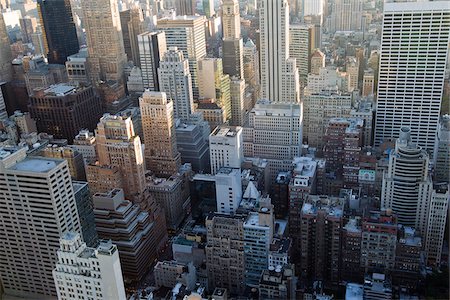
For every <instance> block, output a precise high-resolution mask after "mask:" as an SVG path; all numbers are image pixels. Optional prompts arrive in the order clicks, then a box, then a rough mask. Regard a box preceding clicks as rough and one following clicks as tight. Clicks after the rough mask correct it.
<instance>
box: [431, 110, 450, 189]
mask: <svg viewBox="0 0 450 300" xmlns="http://www.w3.org/2000/svg"><path fill="white" fill-rule="evenodd" d="M434 147H435V148H434V157H433V163H434V181H435V182H447V183H450V174H449V170H448V169H449V167H448V166H449V165H450V115H444V116H441V122H440V124H439V128H438V131H437V134H436V142H435V146H434Z"/></svg>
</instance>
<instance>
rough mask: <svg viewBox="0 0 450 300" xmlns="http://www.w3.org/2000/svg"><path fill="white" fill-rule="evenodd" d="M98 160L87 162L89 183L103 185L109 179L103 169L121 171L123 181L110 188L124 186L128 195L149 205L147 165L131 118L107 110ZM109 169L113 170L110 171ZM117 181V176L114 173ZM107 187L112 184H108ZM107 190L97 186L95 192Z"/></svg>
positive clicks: (100, 129) (100, 128)
mask: <svg viewBox="0 0 450 300" xmlns="http://www.w3.org/2000/svg"><path fill="white" fill-rule="evenodd" d="M95 137H96V144H97V156H98V161H97V162H96V163H95V164H91V165H88V166H87V170H86V173H87V174H86V175H87V179H88V182H89V185H91V184H92V185H93V186H96V185H97V183H99V184H100V186H103V184H102V182H103V181H104V180H105V179H106V178H105V177H103V178H102V177H101V176H100V174H101V173H102V172H103V171H106V170H109V171H114V170H115V171H114V172H113V173H114V174H115V175H117V174H119V175H120V179H121V181H122V184H121V185H110V186H109V189H111V188H112V187H114V188H123V190H124V193H125V196H126V197H127V198H128V199H131V200H132V201H135V202H137V203H139V204H140V205H141V207H142V208H145V207H146V206H147V205H148V203H147V199H146V197H145V195H144V194H145V193H144V191H145V165H144V158H143V153H142V152H143V151H142V145H141V140H140V138H139V136H137V135H136V134H135V132H134V128H133V123H132V121H131V118H129V117H128V118H124V117H120V116H112V115H109V114H105V115H104V116H103V117H102V118H101V119H100V122H99V123H98V125H97V129H96V130H95ZM108 173H109V172H108ZM113 181H114V182H116V183H117V177H116V176H114V180H113ZM106 188H108V187H107V186H106ZM99 191H100V192H106V191H104V190H103V189H100V190H97V189H94V188H93V192H94V193H96V192H99Z"/></svg>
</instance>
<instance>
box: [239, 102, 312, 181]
mask: <svg viewBox="0 0 450 300" xmlns="http://www.w3.org/2000/svg"><path fill="white" fill-rule="evenodd" d="M302 125H303V110H302V106H301V105H299V104H289V103H272V102H271V101H268V100H260V101H258V102H257V103H256V105H255V107H254V108H253V109H252V111H251V112H250V114H249V122H248V124H247V125H246V126H244V130H243V137H244V156H245V157H259V158H264V159H267V161H268V162H269V173H270V178H271V180H272V181H273V180H275V178H276V176H277V175H278V173H279V172H281V171H289V170H290V169H291V164H292V159H293V158H294V157H296V156H300V151H301V149H300V148H301V145H302Z"/></svg>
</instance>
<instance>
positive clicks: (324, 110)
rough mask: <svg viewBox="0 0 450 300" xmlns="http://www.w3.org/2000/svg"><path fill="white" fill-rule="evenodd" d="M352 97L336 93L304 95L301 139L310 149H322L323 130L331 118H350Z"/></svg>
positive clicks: (323, 92)
mask: <svg viewBox="0 0 450 300" xmlns="http://www.w3.org/2000/svg"><path fill="white" fill-rule="evenodd" d="M351 109H352V96H351V95H350V94H347V93H341V92H336V91H322V92H321V93H313V94H305V96H304V98H303V124H305V126H304V127H303V138H304V140H305V142H306V143H307V144H308V145H309V146H310V147H317V148H318V149H319V150H321V149H322V147H323V145H324V143H325V140H324V136H325V129H326V126H327V125H328V122H329V121H330V120H331V119H332V118H346V117H350V112H351Z"/></svg>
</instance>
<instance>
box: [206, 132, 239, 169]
mask: <svg viewBox="0 0 450 300" xmlns="http://www.w3.org/2000/svg"><path fill="white" fill-rule="evenodd" d="M209 156H210V160H211V174H213V175H214V174H216V173H217V172H218V171H219V169H220V168H222V167H230V168H240V167H241V164H242V161H243V160H244V147H243V139H242V127H226V126H218V127H217V128H215V129H214V131H213V132H211V135H210V136H209Z"/></svg>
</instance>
